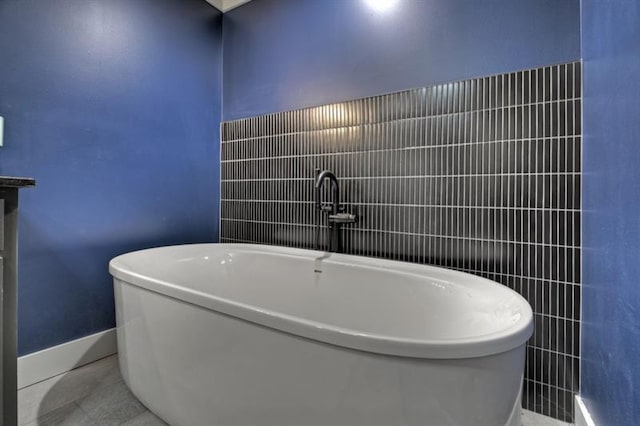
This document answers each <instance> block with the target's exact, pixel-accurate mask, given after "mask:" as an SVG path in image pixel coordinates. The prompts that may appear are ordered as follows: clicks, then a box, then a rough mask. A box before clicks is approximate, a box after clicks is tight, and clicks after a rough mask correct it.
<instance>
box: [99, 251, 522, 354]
mask: <svg viewBox="0 0 640 426" xmlns="http://www.w3.org/2000/svg"><path fill="white" fill-rule="evenodd" d="M317 254H318V253H317V252H312V251H308V250H302V249H286V248H282V250H281V252H280V248H273V247H266V248H265V247H262V246H252V245H251V246H247V247H244V246H239V245H228V244H208V245H204V244H201V245H187V246H174V247H162V248H157V249H150V250H143V251H139V252H134V253H129V254H126V255H123V256H119V257H117V258H115V259H113V260H112V261H111V263H110V271H111V273H112V275H113V276H114V277H115V278H118V279H121V280H124V281H126V282H130V283H131V284H134V285H137V286H139V287H142V288H145V289H147V290H150V291H155V292H158V293H163V294H165V295H167V296H169V297H173V298H176V299H179V300H182V301H184V302H187V303H192V304H195V305H199V306H202V307H204V308H207V309H210V310H213V311H216V312H219V313H222V314H226V315H231V316H235V317H237V318H240V319H242V320H246V321H251V322H254V323H256V324H258V325H262V326H267V327H271V328H274V329H277V330H280V331H283V332H286V333H291V334H295V335H298V336H301V337H305V338H309V339H313V340H318V341H323V342H326V343H329V344H333V345H338V346H343V347H346V348H351V349H357V350H362V351H368V352H375V353H379V354H385V355H396V356H409V357H416V358H438V359H451V358H474V357H479V356H488V355H491V354H495V353H501V352H505V351H508V350H510V349H513V348H515V347H519V346H521V345H522V344H523V343H524V342H526V340H527V339H528V338H529V337H530V336H531V334H532V332H533V314H532V312H531V308H530V306H529V305H528V304H527V302H526V301H525V300H524V299H523V298H522V297H521V296H520V295H518V294H517V293H515V292H513V291H511V290H509V289H508V288H506V287H504V286H502V285H500V284H497V283H495V282H490V281H488V280H485V279H482V278H480V277H475V276H471V275H468V274H463V273H461V272H457V271H451V270H446V269H442V268H435V267H427V266H425V265H416V264H408V263H402V262H394V261H383V260H378V259H366V258H361V257H357V256H347V255H335V257H334V256H333V255H332V256H331V257H330V258H327V259H324V260H323V261H322V262H319V263H317V264H316V263H315V262H314V258H313V256H315V255H317ZM232 258H233V259H234V262H233V267H231V259H232ZM204 259H206V261H205V260H204ZM274 264H277V265H278V266H277V267H275V268H274ZM154 265H155V266H154ZM154 268H155V269H154ZM316 269H322V270H323V272H322V273H315V272H314V270H316ZM234 270H235V271H237V270H241V271H242V274H240V275H237V274H234ZM267 270H269V271H270V272H274V271H275V272H274V273H275V275H274V273H271V274H268V273H266V272H265V271H267ZM261 271H262V272H261ZM391 282H392V284H390V283H391ZM255 283H259V284H260V285H255ZM494 296H495V297H494ZM447 307H450V308H451V309H447ZM382 311H384V312H387V315H386V316H382V317H381V316H380V315H379V313H380V312H382ZM456 333H457V335H456Z"/></svg>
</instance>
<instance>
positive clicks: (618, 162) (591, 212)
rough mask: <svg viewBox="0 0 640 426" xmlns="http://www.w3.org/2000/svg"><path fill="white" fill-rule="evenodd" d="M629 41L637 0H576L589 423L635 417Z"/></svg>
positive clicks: (638, 66)
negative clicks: (579, 16) (579, 26)
mask: <svg viewBox="0 0 640 426" xmlns="http://www.w3.org/2000/svg"><path fill="white" fill-rule="evenodd" d="M639 40H640V3H639V2H637V1H636V0H607V1H584V2H583V4H582V52H583V53H582V54H583V60H584V70H583V73H584V89H583V90H584V107H583V114H584V120H583V121H584V126H583V129H584V152H583V157H584V167H583V170H584V181H583V203H584V205H583V209H584V214H583V220H584V224H583V235H584V238H583V244H584V255H583V269H584V284H583V290H582V315H583V319H582V320H583V323H582V368H581V371H582V376H581V382H582V385H581V394H582V397H583V398H584V399H585V401H586V403H587V405H588V408H589V410H590V412H591V413H592V415H593V416H594V417H595V419H594V420H596V424H598V425H616V426H625V425H637V424H638V421H639V420H638V419H640V404H639V401H640V364H639V363H638V360H640V287H639V285H638V277H640V261H639V260H638V259H639V258H640V249H639V248H638V247H639V245H638V241H639V239H638V236H640V172H639V170H640V169H639V167H640V166H639V165H640V119H639V118H640V90H639V89H638V87H639V86H638V84H639V83H638V76H640V42H639Z"/></svg>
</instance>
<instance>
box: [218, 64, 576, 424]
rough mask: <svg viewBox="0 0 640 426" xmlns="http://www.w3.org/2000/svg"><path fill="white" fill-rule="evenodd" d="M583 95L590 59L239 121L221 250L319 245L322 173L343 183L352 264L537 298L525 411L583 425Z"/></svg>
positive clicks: (228, 134) (226, 149) (225, 187)
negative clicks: (397, 265)
mask: <svg viewBox="0 0 640 426" xmlns="http://www.w3.org/2000/svg"><path fill="white" fill-rule="evenodd" d="M580 94H581V87H580V63H577V62H576V63H570V64H563V65H557V66H551V67H545V68H539V69H533V70H526V71H522V72H516V73H510V74H503V75H495V76H491V77H485V78H478V79H474V80H467V81H461V82H457V83H451V84H443V85H439V86H433V87H426V88H420V89H414V90H409V91H405V92H399V93H393V94H389V95H383V96H376V97H372V98H367V99H360V100H356V101H351V102H344V103H339V104H333V105H325V106H320V107H316V108H308V109H304V110H298V111H289V112H284V113H276V114H271V115H266V116H260V117H252V118H248V119H243V120H236V121H232V122H226V123H223V127H222V135H223V136H222V138H223V143H222V205H221V209H222V212H221V213H222V214H221V236H222V238H221V240H222V241H223V242H250V243H262V244H277V245H285V246H293V247H307V248H313V247H314V235H315V233H314V231H315V223H316V222H315V220H316V217H317V216H316V214H317V213H316V211H315V210H314V202H313V201H314V194H313V179H314V174H315V172H314V169H315V168H316V167H317V168H320V169H330V170H333V171H334V172H335V173H336V175H337V176H338V178H339V181H340V185H341V191H342V193H341V201H342V203H344V204H346V205H347V209H348V210H350V211H353V212H357V214H358V215H359V222H358V223H357V224H355V225H350V226H347V227H346V228H345V231H344V236H345V242H346V250H347V252H348V253H351V254H357V255H364V256H377V257H384V258H389V259H397V260H403V261H410V262H418V263H427V264H432V265H441V266H444V267H447V268H452V269H457V270H461V271H465V272H470V273H473V274H477V275H481V276H483V277H486V278H489V279H492V280H495V281H498V282H500V283H502V284H504V285H506V286H508V287H509V288H512V289H514V290H516V291H517V292H519V293H520V294H522V295H523V296H524V297H526V298H527V300H528V301H529V302H530V303H531V306H532V307H533V310H534V313H535V333H534V336H533V337H532V339H531V340H530V342H529V344H528V348H527V361H526V375H525V381H524V396H523V406H524V407H525V408H527V409H530V410H533V411H536V412H539V413H542V414H545V415H549V416H552V417H555V418H558V419H562V420H565V421H572V420H573V413H574V409H573V395H574V394H575V393H577V391H578V366H579V362H578V361H579V321H580V259H581V257H580V203H581V201H580V194H581V187H580V176H581V175H580V169H581V164H580V159H581V152H580V150H581V122H580V118H581V97H580ZM325 196H326V194H325ZM322 216H323V223H322V225H323V232H322V233H321V235H322V238H321V240H322V241H320V242H321V244H322V247H325V243H326V241H325V236H326V218H324V215H322Z"/></svg>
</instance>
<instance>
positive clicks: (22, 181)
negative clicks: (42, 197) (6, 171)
mask: <svg viewBox="0 0 640 426" xmlns="http://www.w3.org/2000/svg"><path fill="white" fill-rule="evenodd" d="M3 186H4V187H10V188H22V187H25V186H36V180H35V179H33V178H27V177H15V176H0V187H3Z"/></svg>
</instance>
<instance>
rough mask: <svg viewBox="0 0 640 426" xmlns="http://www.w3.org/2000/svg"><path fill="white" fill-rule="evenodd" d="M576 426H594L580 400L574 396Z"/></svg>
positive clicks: (577, 396)
mask: <svg viewBox="0 0 640 426" xmlns="http://www.w3.org/2000/svg"><path fill="white" fill-rule="evenodd" d="M576 426H596V424H595V422H594V421H593V419H592V418H591V414H589V411H588V410H587V406H586V405H585V403H584V401H583V400H582V398H580V396H579V395H576Z"/></svg>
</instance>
